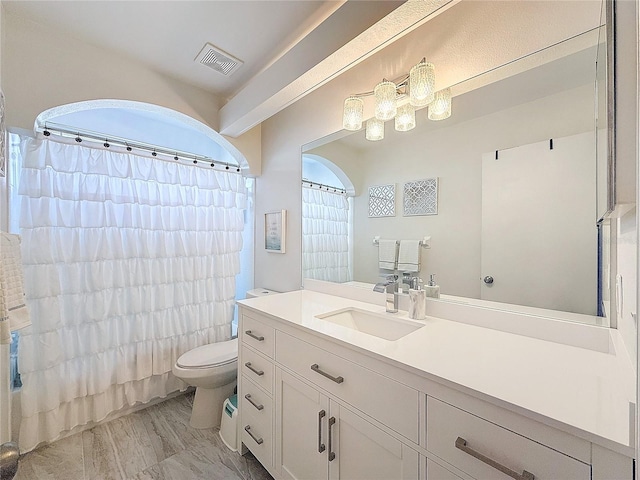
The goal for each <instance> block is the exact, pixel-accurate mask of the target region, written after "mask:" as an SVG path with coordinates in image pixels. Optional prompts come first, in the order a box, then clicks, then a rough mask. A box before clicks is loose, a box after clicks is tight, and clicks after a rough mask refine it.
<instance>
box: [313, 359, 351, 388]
mask: <svg viewBox="0 0 640 480" xmlns="http://www.w3.org/2000/svg"><path fill="white" fill-rule="evenodd" d="M311 370H313V371H314V372H316V373H319V374H320V375H322V376H323V377H327V378H328V379H329V380H331V381H332V382H336V383H342V382H344V378H342V377H334V376H333V375H330V374H328V373H327V372H323V371H322V370H320V366H319V365H318V364H317V363H314V364H313V365H311Z"/></svg>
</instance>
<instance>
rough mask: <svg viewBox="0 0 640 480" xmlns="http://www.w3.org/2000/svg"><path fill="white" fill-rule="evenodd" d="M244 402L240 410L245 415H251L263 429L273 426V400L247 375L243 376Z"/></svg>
mask: <svg viewBox="0 0 640 480" xmlns="http://www.w3.org/2000/svg"><path fill="white" fill-rule="evenodd" d="M241 381H242V402H241V407H240V411H241V412H242V415H243V418H244V415H251V418H252V421H255V422H257V423H256V427H257V426H260V427H261V430H262V431H265V432H266V428H269V429H270V428H271V425H272V418H273V417H272V415H273V401H272V399H271V396H270V395H267V394H266V393H265V392H264V391H263V390H262V389H260V388H259V387H257V386H256V384H255V383H253V382H252V381H251V380H249V379H248V378H247V377H246V376H244V375H243V376H242V380H241Z"/></svg>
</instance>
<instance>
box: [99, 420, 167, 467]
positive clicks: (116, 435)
mask: <svg viewBox="0 0 640 480" xmlns="http://www.w3.org/2000/svg"><path fill="white" fill-rule="evenodd" d="M143 418H144V417H143V415H142V414H141V413H140V412H135V413H132V414H130V415H127V416H126V417H121V418H117V419H115V420H112V421H110V422H109V423H108V424H106V426H107V427H108V429H109V432H110V433H111V438H112V439H113V445H114V448H115V454H116V458H117V459H118V462H119V464H120V466H121V467H122V473H123V476H124V477H125V478H129V477H132V476H134V475H136V474H138V473H140V472H142V471H143V470H146V469H147V468H149V467H151V466H152V465H155V464H156V463H158V462H159V461H162V460H164V457H163V456H162V452H161V451H160V450H161V448H154V442H152V440H151V438H150V437H149V433H148V432H147V428H146V425H145V421H144V419H143ZM155 443H156V446H158V443H159V442H158V441H156V442H155ZM160 443H161V441H160ZM158 453H159V454H160V457H159V456H158Z"/></svg>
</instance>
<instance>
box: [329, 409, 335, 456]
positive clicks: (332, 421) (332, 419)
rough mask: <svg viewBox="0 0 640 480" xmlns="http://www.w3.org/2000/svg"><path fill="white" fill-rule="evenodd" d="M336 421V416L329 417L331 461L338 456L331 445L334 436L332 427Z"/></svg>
mask: <svg viewBox="0 0 640 480" xmlns="http://www.w3.org/2000/svg"><path fill="white" fill-rule="evenodd" d="M335 423H336V417H331V418H330V419H329V461H330V462H331V461H333V460H334V459H335V458H336V453H335V452H334V451H333V448H332V447H331V443H332V442H331V437H332V433H331V431H332V427H333V425H335Z"/></svg>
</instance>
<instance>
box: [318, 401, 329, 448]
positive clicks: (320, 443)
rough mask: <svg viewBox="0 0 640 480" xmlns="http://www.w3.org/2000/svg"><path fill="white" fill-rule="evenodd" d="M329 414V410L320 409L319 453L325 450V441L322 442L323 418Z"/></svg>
mask: <svg viewBox="0 0 640 480" xmlns="http://www.w3.org/2000/svg"><path fill="white" fill-rule="evenodd" d="M326 415H327V412H325V411H324V410H320V411H319V412H318V453H322V452H324V451H325V446H324V443H322V419H323V418H324V417H325V416H326Z"/></svg>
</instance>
